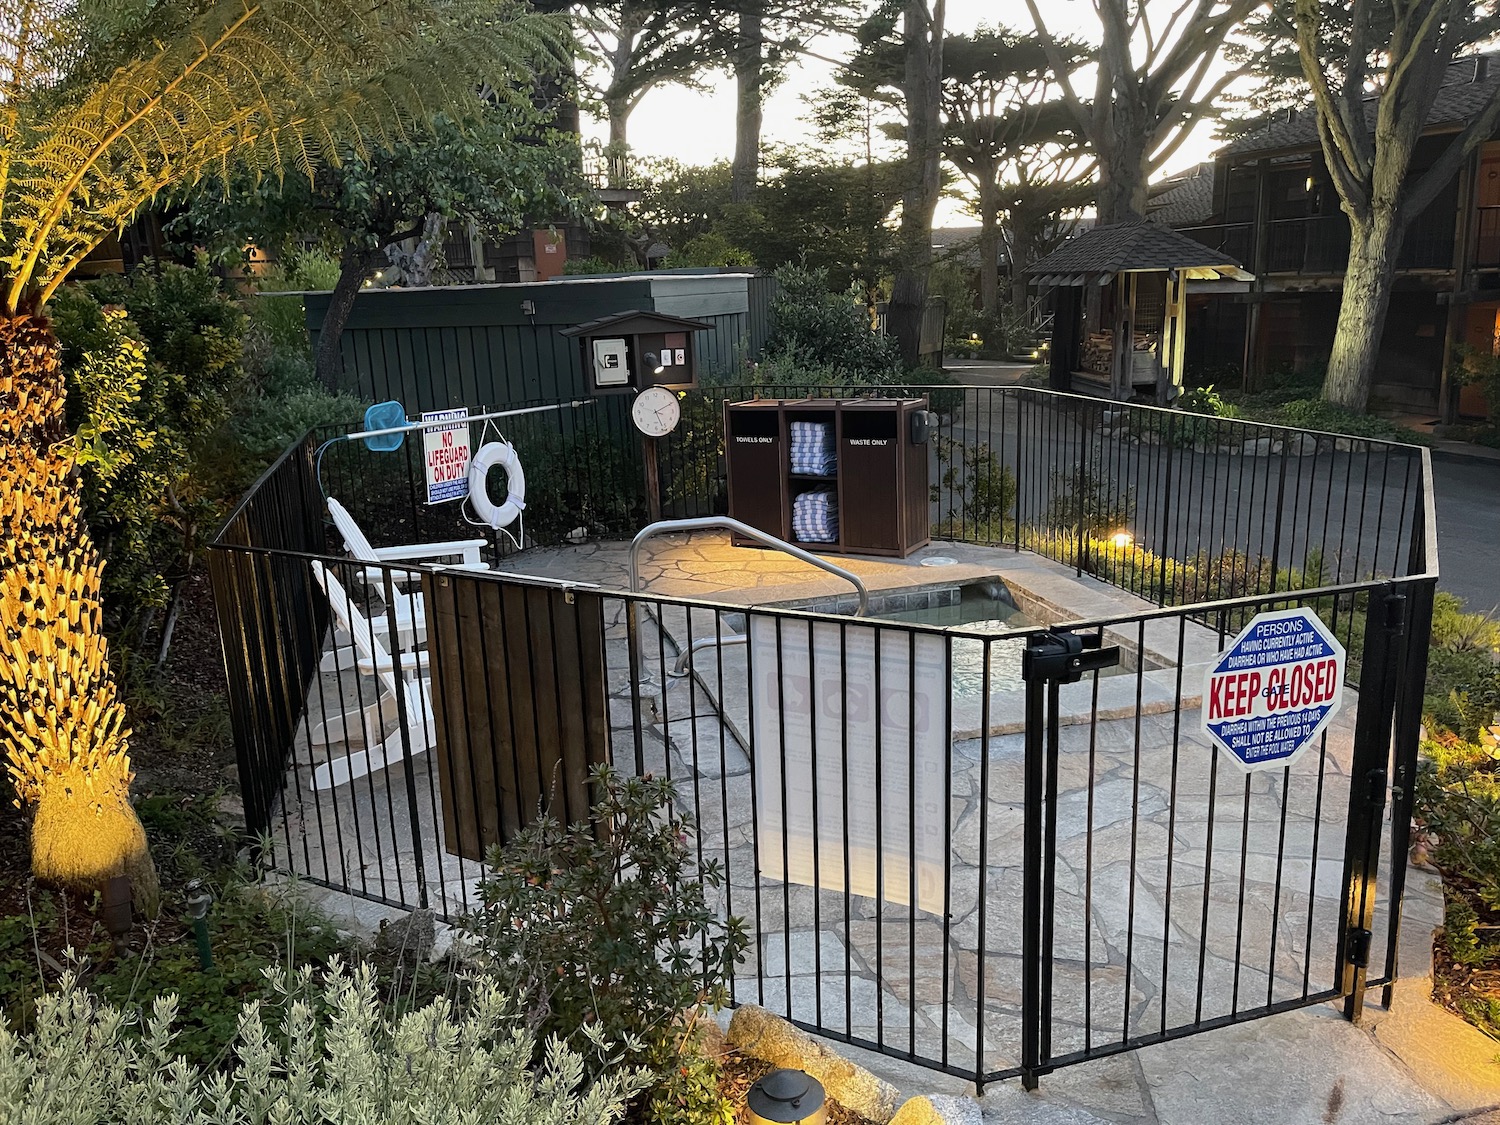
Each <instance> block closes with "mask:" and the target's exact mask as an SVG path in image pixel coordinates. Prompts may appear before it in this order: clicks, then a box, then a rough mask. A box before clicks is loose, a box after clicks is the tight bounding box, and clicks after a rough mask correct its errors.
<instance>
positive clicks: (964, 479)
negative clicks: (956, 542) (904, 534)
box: [932, 435, 1017, 543]
mask: <svg viewBox="0 0 1500 1125" xmlns="http://www.w3.org/2000/svg"><path fill="white" fill-rule="evenodd" d="M934 444H935V447H936V453H937V462H938V468H939V470H940V475H939V477H938V482H937V483H936V484H934V485H933V486H932V500H933V502H934V503H937V504H941V503H942V502H943V501H944V500H945V499H946V500H948V501H949V509H948V514H947V516H946V517H944V519H943V520H941V521H940V522H939V523H938V524H937V526H936V527H934V528H933V534H934V535H935V536H937V537H938V538H940V539H948V538H954V537H961V538H963V539H964V540H965V541H966V542H981V543H998V542H1000V541H1002V540H1003V539H1005V538H1006V530H1005V525H1006V521H1007V520H1008V519H1009V517H1010V516H1011V513H1012V510H1013V509H1014V508H1015V506H1016V495H1017V486H1016V478H1015V474H1014V473H1012V472H1011V471H1010V470H1009V469H1007V468H1006V467H1005V466H1004V465H1002V464H1000V459H999V458H998V457H996V456H995V453H994V451H993V450H992V449H990V447H989V446H988V445H987V444H986V443H984V442H979V443H978V444H977V445H974V446H973V447H968V446H965V445H964V444H963V443H962V442H959V441H956V440H955V439H953V438H950V437H947V436H944V435H938V436H937V437H936V438H935V440H934ZM954 500H956V501H957V503H956V505H955V504H954V503H953V501H954Z"/></svg>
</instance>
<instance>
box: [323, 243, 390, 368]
mask: <svg viewBox="0 0 1500 1125" xmlns="http://www.w3.org/2000/svg"><path fill="white" fill-rule="evenodd" d="M384 256H385V253H384V251H383V250H371V249H369V248H367V247H364V246H359V245H356V244H355V243H353V242H349V243H346V244H345V245H344V252H343V253H342V254H341V255H340V256H339V279H338V281H337V282H336V283H335V284H334V287H333V293H332V295H331V296H330V297H329V298H328V311H327V312H325V313H324V314H323V326H322V327H321V328H320V329H319V330H318V352H317V355H316V357H315V360H314V363H315V370H316V371H317V375H318V381H319V382H320V383H322V384H323V386H325V387H327V388H328V389H329V390H330V391H337V390H338V389H339V377H340V376H341V375H342V374H343V373H344V351H343V340H344V325H346V324H348V323H349V314H350V313H351V312H353V311H354V299H355V298H356V297H358V296H359V291H360V289H361V288H362V287H363V286H364V283H365V278H367V277H368V276H369V275H370V271H371V270H372V269H374V268H375V266H376V265H377V264H378V263H379V262H380V261H382V260H383V259H384Z"/></svg>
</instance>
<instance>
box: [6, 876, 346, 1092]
mask: <svg viewBox="0 0 1500 1125" xmlns="http://www.w3.org/2000/svg"><path fill="white" fill-rule="evenodd" d="M169 905H173V906H174V907H175V906H180V903H178V904H169ZM174 913H176V911H175V910H174V911H171V912H164V914H163V917H161V918H159V919H158V920H157V921H156V922H154V923H152V924H151V926H150V928H149V929H148V931H147V938H148V940H147V944H146V946H145V948H144V949H143V950H142V951H141V953H140V954H139V955H138V956H137V957H135V958H132V959H130V960H120V959H119V958H117V957H115V956H114V954H113V949H112V943H111V939H110V937H109V935H108V934H107V933H105V932H104V930H103V927H102V926H100V925H98V924H97V923H95V921H94V920H93V919H92V918H89V917H88V916H87V915H78V914H76V913H75V914H74V916H73V917H71V918H70V919H63V918H62V917H61V916H60V915H61V910H60V907H59V905H58V899H57V898H56V897H55V896H54V895H53V894H52V893H51V892H43V893H42V894H41V895H39V896H38V898H37V900H36V905H35V907H34V910H33V914H32V916H31V917H27V916H24V915H22V916H16V917H13V918H9V919H6V920H4V922H3V923H0V967H4V968H6V969H8V970H10V971H7V972H6V974H5V976H4V978H3V980H0V1009H3V1011H4V1014H5V1017H6V1020H8V1021H9V1023H10V1025H11V1026H12V1029H13V1030H21V1029H23V1028H26V1027H30V1026H32V1025H33V1024H34V1023H35V1021H36V1019H37V1016H36V1008H37V1006H38V1005H39V1004H41V1003H42V1001H43V998H44V996H45V994H46V991H47V988H48V987H49V986H50V985H52V984H54V983H55V980H54V979H53V978H52V976H51V974H50V973H44V970H43V965H44V964H45V962H41V961H40V960H39V958H38V957H37V956H36V954H35V950H36V949H37V948H38V942H39V940H42V939H43V937H44V935H50V934H56V933H57V932H58V931H59V930H60V929H61V928H62V927H63V926H64V924H66V925H67V926H68V941H69V942H70V943H71V944H72V945H73V947H74V949H75V950H76V952H77V956H78V962H77V965H76V966H75V970H76V973H77V975H79V976H80V977H81V979H83V980H84V981H85V983H86V984H87V985H88V987H89V989H90V991H91V992H93V993H94V994H95V995H97V996H98V997H99V998H100V1000H101V1001H102V1002H104V1003H107V1004H112V1005H115V1006H117V1007H119V1008H121V1009H122V1010H134V1009H136V1008H139V1007H141V1006H142V1005H144V1004H146V1003H148V1002H149V1001H150V1000H152V999H153V998H155V997H157V996H165V995H168V994H173V995H176V996H178V997H179V998H180V999H181V1001H182V1003H181V1009H180V1016H179V1019H178V1020H177V1028H176V1031H175V1033H174V1035H175V1038H174V1043H175V1050H176V1051H177V1052H178V1053H179V1054H181V1055H183V1056H184V1057H185V1058H186V1059H187V1060H188V1061H189V1062H190V1063H192V1064H193V1065H195V1066H214V1065H216V1064H217V1063H219V1062H220V1061H222V1059H223V1058H224V1055H225V1052H226V1051H227V1050H228V1048H229V1046H230V1044H231V1043H232V1042H233V1040H234V1036H235V1025H236V1021H237V1020H238V1018H239V1011H240V1005H241V1003H242V1002H243V1001H244V1000H245V998H246V997H247V996H254V995H258V994H259V993H260V992H261V991H262V989H263V987H264V985H265V979H266V973H267V972H268V971H275V970H277V969H280V968H288V967H290V966H292V965H323V964H326V963H328V962H329V961H330V960H331V959H332V958H334V957H336V956H337V955H338V954H339V953H340V952H341V951H342V949H343V948H344V947H343V943H342V941H341V940H340V939H339V936H338V933H337V931H336V930H335V929H334V928H333V926H331V925H330V924H328V923H327V922H326V921H324V920H323V919H322V918H320V917H318V916H317V915H314V914H311V913H309V912H308V911H305V910H303V909H301V908H300V907H299V906H298V905H297V904H296V903H295V900H292V899H285V900H283V899H281V898H278V897H273V896H271V895H270V894H267V893H266V892H265V891H262V890H260V889H259V888H256V887H252V886H247V885H245V884H244V881H243V879H240V878H235V877H231V878H230V879H229V880H228V881H227V882H226V883H224V884H223V885H220V886H218V887H217V888H216V893H215V895H214V903H213V905H212V907H211V908H210V910H209V914H208V919H207V921H208V930H209V937H210V945H211V948H212V950H213V958H214V970H213V971H212V972H204V971H203V969H202V967H201V966H200V964H199V961H198V953H197V947H196V946H195V944H194V942H193V937H192V935H191V933H187V932H184V930H183V927H182V924H181V923H180V922H179V921H178V919H177V918H176V917H174V916H173V914H174ZM3 1022H4V1021H0V1024H3ZM0 1104H4V1103H3V1101H0Z"/></svg>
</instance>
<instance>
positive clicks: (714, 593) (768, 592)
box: [500, 531, 1153, 625]
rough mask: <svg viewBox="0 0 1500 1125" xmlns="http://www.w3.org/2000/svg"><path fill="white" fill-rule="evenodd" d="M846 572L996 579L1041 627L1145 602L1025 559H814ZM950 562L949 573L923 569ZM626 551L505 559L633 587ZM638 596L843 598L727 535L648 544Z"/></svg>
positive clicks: (839, 583)
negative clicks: (734, 542) (932, 561)
mask: <svg viewBox="0 0 1500 1125" xmlns="http://www.w3.org/2000/svg"><path fill="white" fill-rule="evenodd" d="M818 557H819V558H822V559H825V560H826V561H828V562H831V563H835V564H836V565H838V566H841V567H843V568H845V569H846V570H849V571H852V572H853V573H854V574H856V575H858V576H859V578H860V580H861V581H862V582H864V584H865V587H866V588H867V589H868V590H869V591H870V593H871V594H872V595H874V594H881V593H884V594H890V593H893V592H896V591H905V590H912V589H920V588H924V587H942V586H962V585H965V584H967V583H970V582H980V581H984V580H985V579H993V578H998V579H1001V580H1002V581H1004V582H1005V584H1006V585H1007V586H1008V587H1009V588H1010V590H1011V592H1012V594H1013V595H1015V597H1016V601H1017V604H1018V605H1019V607H1020V609H1021V611H1022V612H1023V613H1025V614H1026V615H1027V616H1028V617H1029V618H1031V619H1032V620H1033V621H1036V622H1038V623H1040V624H1044V625H1052V624H1057V623H1060V622H1063V621H1079V620H1095V619H1099V618H1106V617H1117V616H1123V615H1127V614H1133V613H1141V612H1144V611H1146V610H1149V609H1151V608H1153V607H1152V605H1151V603H1149V602H1147V601H1145V600H1143V599H1141V598H1137V597H1135V596H1133V595H1131V594H1128V593H1126V592H1124V591H1123V590H1120V589H1117V588H1116V587H1114V586H1110V585H1108V584H1107V583H1104V582H1101V581H1099V580H1098V579H1097V578H1094V577H1092V576H1091V575H1087V574H1085V575H1082V576H1079V575H1078V574H1077V573H1076V572H1075V571H1074V569H1073V568H1072V567H1070V566H1064V565H1063V564H1061V563H1056V562H1053V561H1051V560H1050V559H1045V558H1043V557H1042V556H1040V555H1035V554H1032V553H1031V552H1029V551H1015V550H1013V549H1011V548H1009V547H979V546H973V545H971V544H966V543H945V542H936V541H935V542H933V543H931V544H929V545H928V546H926V547H923V548H922V549H921V550H919V551H917V552H915V553H914V554H912V555H911V556H910V557H909V558H905V559H886V558H869V557H865V556H860V555H838V554H833V553H831V552H829V553H824V552H818ZM932 558H949V559H952V560H953V564H952V565H951V566H924V565H923V560H925V559H932ZM629 560H630V544H629V543H624V542H615V541H602V542H591V543H584V544H580V545H578V546H564V547H538V548H534V549H532V550H528V551H526V552H524V553H523V554H520V555H516V556H513V557H511V558H509V559H506V560H505V561H504V562H503V563H502V564H501V567H500V569H501V570H503V571H506V572H508V573H511V574H528V575H535V576H538V577H546V578H553V579H565V580H569V581H574V582H590V583H594V584H595V585H599V586H603V587H604V588H606V589H610V590H628V589H630V561H629ZM641 589H642V590H643V591H646V592H648V593H651V594H659V595H662V596H664V597H674V598H700V599H705V600H708V601H715V602H724V603H727V604H730V605H741V606H770V605H796V604H798V603H804V602H809V601H814V600H818V599H823V598H828V597H837V596H840V595H847V594H849V584H848V583H847V582H845V581H844V580H843V579H841V578H838V577H836V576H834V575H831V574H829V573H827V572H826V571H822V570H818V569H817V568H815V567H811V566H809V565H808V564H806V563H804V562H801V561H800V560H798V559H794V558H792V557H791V556H790V555H784V554H782V553H780V552H779V551H770V550H763V549H761V548H758V547H736V546H733V545H732V544H731V543H730V542H729V536H728V534H727V533H724V532H718V531H706V532H704V531H700V532H696V533H693V534H688V535H664V536H661V537H660V538H658V539H653V540H648V541H647V543H646V544H645V546H644V547H643V549H642V555H641Z"/></svg>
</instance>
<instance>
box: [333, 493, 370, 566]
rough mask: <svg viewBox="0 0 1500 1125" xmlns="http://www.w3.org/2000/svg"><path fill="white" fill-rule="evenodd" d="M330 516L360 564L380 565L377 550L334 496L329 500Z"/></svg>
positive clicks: (345, 543)
mask: <svg viewBox="0 0 1500 1125" xmlns="http://www.w3.org/2000/svg"><path fill="white" fill-rule="evenodd" d="M328 514H329V515H330V516H332V517H333V526H334V527H336V528H338V531H339V534H340V535H341V536H343V539H344V546H345V547H347V548H348V549H349V553H350V554H351V555H353V556H354V557H355V558H357V559H359V560H360V562H368V563H378V562H379V561H380V556H379V555H377V554H376V553H375V548H374V547H373V546H371V544H370V541H369V540H368V539H367V538H365V533H364V532H363V531H361V530H360V529H359V524H357V523H355V522H354V517H353V516H351V515H350V514H349V511H348V509H347V508H345V507H344V506H343V505H342V504H340V503H339V502H338V501H337V500H335V499H334V498H333V497H332V496H330V497H329V498H328Z"/></svg>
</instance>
